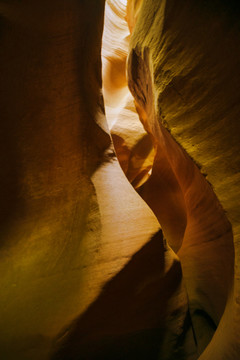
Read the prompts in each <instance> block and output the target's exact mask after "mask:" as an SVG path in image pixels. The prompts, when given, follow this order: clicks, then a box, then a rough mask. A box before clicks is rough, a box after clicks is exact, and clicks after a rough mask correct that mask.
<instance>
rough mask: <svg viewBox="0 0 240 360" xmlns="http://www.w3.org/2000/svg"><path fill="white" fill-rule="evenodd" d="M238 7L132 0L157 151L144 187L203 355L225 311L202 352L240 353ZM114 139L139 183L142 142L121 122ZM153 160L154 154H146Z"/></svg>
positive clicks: (134, 83)
mask: <svg viewBox="0 0 240 360" xmlns="http://www.w3.org/2000/svg"><path fill="white" fill-rule="evenodd" d="M236 10H238V8H237V4H236V2H231V3H228V4H227V3H225V2H224V1H216V2H215V3H214V4H211V5H207V4H200V2H199V3H198V2H197V3H195V4H194V3H193V2H191V1H186V2H184V4H180V3H177V2H175V1H170V0H169V1H162V2H160V3H159V2H157V1H145V2H143V1H128V5H127V21H128V24H129V29H130V31H131V32H132V35H131V41H130V50H129V53H130V55H129V60H128V64H129V65H128V83H129V87H130V90H131V92H132V94H133V95H134V98H135V103H136V108H137V111H138V113H139V117H140V119H141V122H142V124H143V125H144V128H145V131H146V132H147V133H148V134H149V136H150V138H151V139H152V144H153V147H154V149H155V157H154V161H153V164H152V170H151V172H150V174H149V175H150V177H148V179H146V178H145V180H144V181H143V182H142V183H141V182H140V184H139V183H138V185H137V188H138V192H139V193H140V195H141V196H142V197H143V199H144V200H145V201H146V202H147V203H148V204H149V205H150V207H151V208H152V209H153V211H154V212H155V214H156V216H157V217H158V219H159V221H160V224H161V226H162V228H163V231H164V233H165V235H166V238H167V240H168V242H169V244H170V245H171V247H172V248H173V249H174V251H175V252H177V254H178V256H179V258H180V259H181V263H182V268H183V275H184V278H185V281H186V286H187V291H188V296H189V306H190V313H191V318H192V322H193V328H194V332H195V336H196V341H197V347H198V354H199V355H200V354H201V353H202V352H203V350H204V349H205V347H206V345H207V344H208V343H209V341H210V340H211V337H212V335H213V334H214V332H215V329H216V327H217V326H218V324H219V321H220V319H221V318H222V319H221V321H220V325H219V326H218V329H217V331H216V334H215V335H214V337H213V339H212V341H211V343H210V345H209V346H208V347H207V349H206V351H205V352H204V354H203V355H202V357H201V358H209V359H212V358H214V359H215V358H216V359H223V358H224V359H225V358H226V359H235V358H237V357H238V356H239V353H240V350H239V343H238V335H237V334H238V333H239V330H238V322H237V319H238V316H239V315H238V314H239V309H238V282H237V279H238V251H239V250H238V237H239V234H238V228H239V221H238V220H237V219H238V217H239V214H238V212H239V206H238V205H237V204H238V202H237V199H238V196H237V194H239V187H238V183H239V156H238V151H237V149H238V147H239V126H238V121H237V116H238V111H239V110H238V103H239V99H238V98H239V92H238V90H237V89H238V81H236V82H235V80H234V79H236V78H237V79H238V78H239V69H238V65H237V64H238V63H239V54H238V53H237V54H236V51H235V52H234V48H235V49H236V48H238V35H239V30H238V22H237V16H236V14H235V15H234V11H236ZM121 21H122V19H121ZM205 27H207V28H208V32H205ZM115 31H116V32H117V29H116V30H115ZM209 34H211V36H209ZM223 48H224V49H225V53H224V54H222V55H221V53H220V52H221V51H222V49H223ZM233 54H235V56H233ZM123 61H124V59H123ZM230 109H231V111H230ZM124 111H125V110H122V111H121V113H120V115H118V119H119V120H118V122H119V125H118V128H117V129H118V132H120V131H121V132H122V134H121V139H124V138H126V139H127V137H128V134H129V133H131V134H132V117H131V118H129V121H128V125H127V119H126V120H125V125H124V116H125V114H124ZM121 121H122V123H123V125H122V129H121ZM119 129H121V130H119ZM140 134H141V131H138V136H140ZM112 137H113V142H114V144H115V146H116V152H117V155H118V156H119V161H120V163H121V162H122V167H123V169H124V171H125V172H126V175H127V177H128V178H129V180H130V181H131V178H130V177H129V173H128V166H127V165H126V163H127V161H126V159H129V158H131V157H133V158H134V147H132V148H131V147H130V146H126V141H123V140H121V141H120V140H119V138H118V137H116V135H115V133H114V127H113V129H112ZM135 138H137V135H136V134H135ZM140 147H141V145H140ZM143 148H144V145H143ZM132 151H133V153H132ZM142 153H144V152H143V151H142ZM123 154H124V155H125V157H124V156H123ZM147 159H148V157H147V155H146V154H145V157H144V156H143V159H142V161H141V162H142V163H144V160H145V161H147ZM128 161H129V160H128ZM135 168H136V173H135V178H138V175H139V176H140V177H141V169H140V168H137V167H135ZM146 180H147V181H146ZM210 184H211V185H210ZM133 185H135V184H134V182H133ZM226 187H228V188H229V190H228V191H227V190H226ZM215 194H216V195H217V196H216V195H215ZM220 204H221V205H220ZM222 206H223V208H222ZM223 209H224V210H226V214H227V216H226V214H225V211H224V210H223ZM227 217H228V218H227ZM229 220H230V221H231V223H230V221H229ZM232 228H233V234H232ZM233 235H234V245H235V253H236V254H235V259H236V267H235V276H234V278H235V281H234V292H233V287H232V285H233V259H234V252H233ZM233 294H234V295H233ZM223 313H224V315H223ZM222 315H223V317H222ZM227 328H231V329H232V331H229V330H228V332H227V330H226V329H227ZM223 329H224V330H223ZM165 356H166V358H167V355H165Z"/></svg>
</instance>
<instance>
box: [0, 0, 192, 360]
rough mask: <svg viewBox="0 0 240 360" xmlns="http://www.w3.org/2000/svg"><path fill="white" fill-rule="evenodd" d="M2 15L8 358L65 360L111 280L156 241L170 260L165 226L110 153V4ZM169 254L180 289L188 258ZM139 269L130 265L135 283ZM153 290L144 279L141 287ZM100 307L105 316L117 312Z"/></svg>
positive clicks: (2, 324) (0, 332)
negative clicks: (105, 45)
mask: <svg viewBox="0 0 240 360" xmlns="http://www.w3.org/2000/svg"><path fill="white" fill-rule="evenodd" d="M0 14H1V18H0V24H1V38H0V45H1V57H0V71H1V85H0V86H1V99H0V104H1V124H0V136H1V141H0V147H1V155H0V164H1V174H0V185H1V195H0V197H1V203H0V211H1V217H0V222H1V243H0V277H1V282H0V294H1V295H0V357H1V359H4V360H5V359H6V360H9V359H10V360H16V359H20V360H29V359H30V360H33V359H34V360H36V359H39V360H44V359H49V358H51V357H55V356H58V358H59V357H60V358H61V355H58V354H59V351H60V350H59V349H60V348H62V343H63V342H64V340H65V339H68V337H67V334H68V331H67V330H65V329H70V328H71V327H72V326H73V325H71V324H72V321H73V320H75V321H77V319H79V318H80V319H81V315H83V314H84V312H85V311H86V309H87V308H88V307H89V306H90V305H91V303H94V302H97V299H98V297H99V296H100V295H99V293H100V292H101V289H102V287H103V285H104V284H106V283H107V282H108V281H109V280H110V279H111V278H113V277H115V276H117V274H118V273H119V272H120V271H121V270H123V268H124V267H125V265H126V264H127V263H128V262H130V260H131V257H132V256H133V255H134V254H135V253H136V252H138V251H139V250H140V249H141V248H142V247H143V246H144V245H145V244H146V243H148V242H150V245H149V246H150V250H148V251H150V254H151V253H158V254H159V253H160V255H161V254H162V253H163V251H164V250H163V249H164V247H163V240H162V236H161V234H160V233H159V234H160V235H159V237H158V241H157V244H156V241H154V240H153V242H151V239H152V236H153V235H154V234H155V233H156V232H157V231H158V230H159V224H158V222H157V220H156V218H155V217H154V215H153V213H152V212H151V210H150V209H149V208H148V206H147V205H146V204H145V203H144V201H142V199H141V198H140V197H139V196H138V195H137V194H136V192H135V191H134V190H133V188H132V187H131V185H130V184H129V183H128V181H127V180H126V178H125V176H124V175H123V173H122V171H121V169H120V166H119V165H118V162H117V161H116V158H115V156H114V153H113V150H112V149H111V144H110V136H109V134H108V132H107V127H106V124H105V116H104V108H103V100H102V94H101V37H102V30H103V16H104V1H99V0H96V1H94V0H93V1H76V0H58V1H46V0H44V1H41V2H39V1H27V0H24V1H21V2H17V1H12V2H6V1H0ZM147 249H149V247H147ZM165 250H166V252H167V253H168V254H172V252H171V250H170V249H167V248H166V249H165ZM145 252H146V251H145V250H143V255H142V256H143V258H144V256H145V257H147V260H146V261H147V262H149V261H150V260H148V259H149V255H147V254H146V255H145ZM169 258H170V260H169V262H168V263H167V265H166V266H165V265H164V264H163V265H164V266H162V267H160V268H159V273H157V276H156V281H158V279H160V280H159V281H160V282H161V281H162V280H161V279H162V278H163V277H164V274H165V270H166V271H168V270H169V269H171V267H172V266H173V268H174V269H173V273H174V274H177V277H176V279H177V280H175V279H173V280H171V279H170V282H172V283H173V285H172V286H173V287H174V286H175V287H176V288H177V289H179V282H180V284H181V269H180V266H179V262H178V260H177V259H176V258H175V257H174V255H172V256H170V255H169ZM140 260H141V254H140ZM140 264H141V261H140ZM139 267H140V265H139V261H137V264H136V265H135V266H134V268H133V270H132V267H130V270H129V271H128V270H127V277H128V278H129V279H132V281H134V279H133V278H132V277H133V276H134V274H135V273H137V271H138V269H139ZM155 268H156V266H155ZM155 268H153V269H150V271H149V272H148V275H147V276H146V279H145V281H146V286H147V284H148V282H149V281H150V283H151V277H153V278H154V276H155V275H154V269H155ZM159 274H160V275H159ZM131 276H132V277H131ZM149 277H150V280H149ZM179 279H180V280H179ZM120 283H121V282H120ZM130 285H131V284H130ZM144 286H145V285H144V283H142V282H141V278H140V280H138V282H137V290H136V291H138V293H143V294H144ZM180 287H181V285H180ZM174 289H175V288H174ZM110 290H111V286H110ZM178 291H179V290H178ZM121 292H123V293H124V288H123V284H121V286H120V290H118V294H119V293H121ZM114 301H115V302H117V301H118V298H117V299H115V300H114ZM131 301H132V302H130V305H131V308H132V307H133V301H135V297H132V298H131ZM144 302H146V300H145V298H144V300H143V303H144ZM180 303H181V304H182V305H180V306H183V307H184V306H185V304H186V299H185V300H184V299H183V300H182V301H181V302H180ZM108 305H109V303H108ZM120 305H121V302H120ZM173 307H174V308H175V309H176V308H178V307H179V302H176V303H175V305H174V306H173ZM100 308H101V314H102V316H106V317H107V314H108V313H107V310H108V308H109V306H108V308H105V309H103V308H102V307H100ZM120 309H121V310H122V308H121V306H120ZM122 311H123V310H122ZM104 314H105V315H104ZM157 321H159V318H158V320H157ZM79 322H80V324H82V322H81V320H79ZM85 326H86V324H84V325H82V330H79V334H78V335H79V336H78V337H79V344H80V345H79V347H75V353H74V354H73V356H74V358H79V357H80V356H81V341H84V340H81V339H82V333H83V332H84V329H85ZM88 326H90V327H92V328H94V323H92V324H91V323H90V325H88ZM134 329H137V330H138V329H139V327H138V325H135V328H134ZM59 334H60V335H59ZM62 334H64V336H62ZM99 339H101V336H100V337H99ZM69 341H70V343H71V340H69ZM90 346H91V344H89V347H90ZM55 354H57V355H55ZM62 358H64V357H63V356H62ZM66 358H67V359H70V357H68V355H67V356H66Z"/></svg>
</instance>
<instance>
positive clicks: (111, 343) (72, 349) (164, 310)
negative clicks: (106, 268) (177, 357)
mask: <svg viewBox="0 0 240 360" xmlns="http://www.w3.org/2000/svg"><path fill="white" fill-rule="evenodd" d="M166 251H167V250H166V249H165V248H164V243H163V237H162V232H161V231H159V232H158V233H156V234H155V235H154V236H153V237H152V239H151V240H150V241H149V242H148V243H147V244H146V245H145V246H143V248H142V249H141V250H139V251H138V252H137V253H136V254H134V256H133V257H132V259H131V260H130V261H129V263H128V264H127V265H126V266H125V267H124V268H123V269H122V270H121V271H120V272H119V273H118V274H117V275H116V276H115V277H114V278H112V279H111V280H110V281H109V282H108V283H107V284H106V285H105V286H104V288H103V290H102V292H101V294H100V295H99V297H98V298H97V299H96V300H95V302H94V303H92V304H91V305H90V307H89V308H88V309H87V311H86V312H85V313H84V314H83V315H81V316H80V317H79V318H78V319H76V320H75V321H74V322H73V323H72V324H70V325H69V327H68V328H67V329H65V330H64V331H63V332H62V333H61V334H60V335H59V337H58V339H56V341H55V344H54V354H53V355H52V357H51V359H52V360H57V359H58V360H59V359H66V360H73V359H74V360H77V359H82V360H83V359H85V360H91V359H98V360H100V359H104V360H108V359H109V360H110V359H111V360H113V359H114V360H120V359H125V360H126V359H129V360H130V359H131V360H133V359H145V360H146V359H148V360H150V359H158V354H159V351H160V347H161V342H162V341H163V334H164V333H165V332H166V327H167V319H166V317H167V315H169V309H168V307H167V305H168V302H169V299H170V298H171V297H172V296H174V294H175V293H176V291H177V290H179V286H180V284H181V280H182V272H181V266H180V263H179V262H178V261H177V260H176V261H173V262H172V265H171V267H170V268H169V270H168V271H167V272H166V271H165V253H166Z"/></svg>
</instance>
